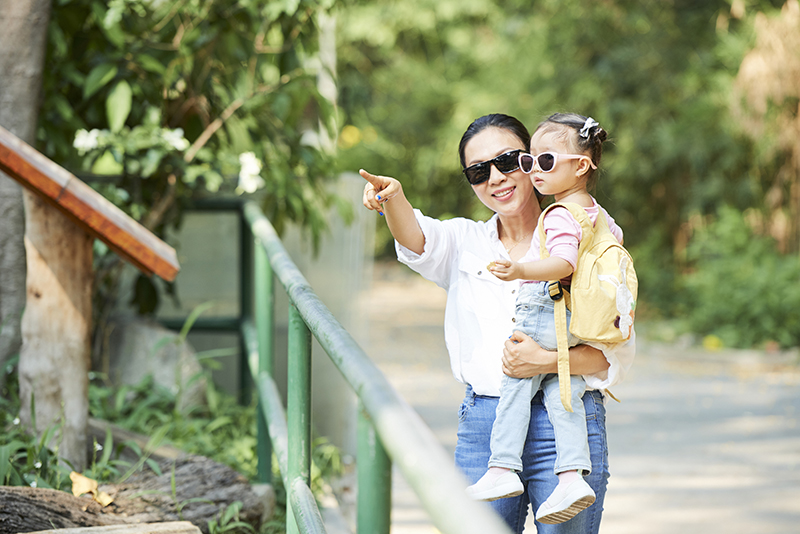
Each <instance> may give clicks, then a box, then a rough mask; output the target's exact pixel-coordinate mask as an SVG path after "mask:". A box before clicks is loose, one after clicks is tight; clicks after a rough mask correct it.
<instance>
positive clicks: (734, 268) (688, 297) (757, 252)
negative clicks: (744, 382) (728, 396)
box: [679, 207, 800, 347]
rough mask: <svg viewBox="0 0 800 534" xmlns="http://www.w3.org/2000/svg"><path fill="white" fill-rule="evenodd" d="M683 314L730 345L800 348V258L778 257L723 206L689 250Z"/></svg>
mask: <svg viewBox="0 0 800 534" xmlns="http://www.w3.org/2000/svg"><path fill="white" fill-rule="evenodd" d="M686 260H687V266H688V269H687V270H686V272H685V273H684V274H683V275H682V276H681V278H680V282H679V283H680V292H681V293H682V298H681V299H680V301H681V302H682V303H683V304H682V310H681V311H682V315H683V317H684V318H685V319H686V321H687V322H688V327H689V328H690V329H691V330H692V331H693V332H696V333H698V334H704V335H710V334H713V335H716V336H718V337H719V338H720V339H721V340H722V342H723V343H724V344H725V345H726V346H732V347H752V346H763V345H765V344H767V343H768V342H776V343H778V344H779V345H780V346H781V347H790V346H796V345H800V284H798V280H800V258H798V257H797V256H796V255H782V254H780V253H779V252H778V251H777V249H776V247H775V243H774V241H773V240H772V239H769V238H766V237H763V236H761V235H757V234H756V233H755V232H754V231H753V229H752V228H751V226H750V225H749V224H748V222H747V221H746V219H745V215H743V214H742V213H740V212H739V211H737V210H734V209H732V208H727V207H723V208H721V209H720V210H719V211H718V217H717V218H716V220H715V221H714V222H713V223H710V224H708V225H706V226H703V227H700V228H698V229H696V230H695V233H694V235H693V237H692V239H691V241H690V243H689V245H688V247H687V249H686Z"/></svg>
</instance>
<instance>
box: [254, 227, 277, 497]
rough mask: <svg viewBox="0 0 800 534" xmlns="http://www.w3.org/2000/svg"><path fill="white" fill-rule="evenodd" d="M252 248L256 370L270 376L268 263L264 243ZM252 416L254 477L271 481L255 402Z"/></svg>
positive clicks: (267, 448)
mask: <svg viewBox="0 0 800 534" xmlns="http://www.w3.org/2000/svg"><path fill="white" fill-rule="evenodd" d="M254 245H255V250H254V261H253V269H254V271H255V272H254V285H255V288H254V290H255V325H256V333H257V338H258V373H259V374H261V373H267V374H268V375H269V376H273V372H274V369H275V367H274V363H273V362H274V361H275V360H274V356H273V333H274V332H275V315H274V313H275V308H274V298H275V297H274V295H275V294H274V287H273V278H272V266H271V265H270V263H269V258H268V257H267V251H266V250H265V249H264V245H263V244H262V243H261V242H260V241H258V240H256V241H255V243H254ZM256 417H257V419H258V421H257V422H256V430H257V442H256V454H257V457H258V481H259V482H263V483H268V482H271V481H272V443H271V442H270V437H269V430H268V429H267V423H266V420H265V418H264V410H263V407H262V406H261V403H260V402H259V403H258V410H257V414H256Z"/></svg>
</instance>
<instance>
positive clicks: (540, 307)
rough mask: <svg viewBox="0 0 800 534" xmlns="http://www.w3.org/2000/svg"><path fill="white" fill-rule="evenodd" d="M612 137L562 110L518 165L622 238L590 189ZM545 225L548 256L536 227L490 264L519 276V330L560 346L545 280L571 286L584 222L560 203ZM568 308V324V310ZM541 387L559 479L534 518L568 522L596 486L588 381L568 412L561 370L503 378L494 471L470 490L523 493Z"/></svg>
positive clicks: (577, 389)
mask: <svg viewBox="0 0 800 534" xmlns="http://www.w3.org/2000/svg"><path fill="white" fill-rule="evenodd" d="M606 135H607V134H606V132H605V130H603V129H602V128H601V127H600V125H599V124H598V123H597V122H596V121H594V120H593V119H592V118H590V117H589V118H587V117H584V116H581V115H577V114H573V113H557V114H555V115H552V116H550V117H549V118H547V120H545V121H544V122H542V123H541V124H539V126H538V127H537V129H536V131H535V132H534V134H533V136H531V146H530V149H531V154H524V153H523V154H520V156H519V165H520V168H521V169H522V170H523V171H524V172H526V173H530V178H531V180H532V182H533V185H534V187H536V189H537V190H538V191H539V193H541V194H542V195H545V196H547V195H553V197H554V199H555V201H556V202H571V203H575V204H579V205H580V206H582V207H583V208H584V209H585V210H586V212H587V214H588V215H589V218H590V220H591V221H592V223H593V224H594V223H595V221H596V220H597V216H598V213H599V212H600V211H601V210H602V212H603V214H604V215H605V217H606V219H607V220H608V224H609V227H610V229H611V231H612V233H613V234H614V236H615V237H616V238H617V240H618V241H619V242H620V243H622V231H621V230H620V228H619V227H618V226H617V225H616V224H615V223H614V221H613V219H612V218H611V217H609V216H608V214H607V213H606V212H605V210H604V209H603V208H602V207H600V206H599V205H598V204H597V202H596V201H595V200H594V198H592V196H591V195H589V193H588V192H587V187H589V186H590V185H592V182H593V180H592V178H593V177H594V171H595V170H597V165H598V163H599V162H600V156H601V153H602V144H603V141H604V140H605V139H606ZM544 229H545V232H546V236H547V237H546V243H545V247H546V249H547V251H548V252H549V254H550V257H548V258H546V259H540V257H539V256H540V254H539V251H540V244H539V235H538V232H534V233H533V239H532V243H531V247H530V250H529V252H528V253H527V254H526V255H525V256H523V257H522V258H520V260H519V261H518V262H515V261H508V260H502V259H500V260H495V261H494V262H492V263H491V264H490V265H489V270H490V271H491V272H492V274H494V275H495V276H497V277H498V278H500V279H501V280H505V281H508V280H516V279H519V280H521V282H520V288H519V292H518V295H517V307H516V316H515V319H514V321H515V330H520V331H522V332H523V333H525V334H527V335H529V336H530V337H531V338H532V339H533V340H535V341H536V342H538V343H539V345H541V346H542V348H544V349H549V350H555V348H556V345H557V342H556V332H555V324H554V319H553V312H554V310H553V300H552V299H551V297H550V294H549V291H548V283H547V281H548V280H561V283H562V285H563V286H564V287H565V288H567V289H568V286H569V284H570V277H571V275H572V273H573V271H574V270H575V266H576V263H577V258H578V244H579V243H580V240H581V226H580V224H579V223H578V221H576V220H575V219H574V218H573V217H572V215H571V214H570V213H569V211H568V210H566V209H560V208H556V209H553V210H551V211H550V212H549V213H547V214H546V216H545V218H544ZM567 314H568V315H567V321H568V322H569V311H567ZM579 343H582V341H581V340H580V339H577V338H575V337H574V336H572V335H571V334H570V335H569V345H570V346H571V347H572V346H575V345H577V344H579ZM540 387H541V389H542V391H543V393H544V399H545V406H546V409H547V413H548V416H549V418H550V421H551V422H552V424H553V427H554V430H555V447H556V456H557V457H556V463H555V473H556V475H557V476H558V479H559V483H558V485H557V486H556V488H555V490H554V491H553V493H552V494H551V495H550V497H548V498H547V501H546V502H544V503H543V504H542V505H541V506H540V507H539V509H538V510H537V511H536V519H537V521H539V522H541V523H549V524H553V523H562V522H565V521H568V520H569V519H571V518H572V517H574V516H575V515H576V514H578V513H579V512H581V511H582V510H584V509H585V508H587V507H588V506H590V505H591V504H592V503H594V501H595V493H594V491H593V490H592V488H591V487H590V486H589V485H588V484H587V483H586V482H585V481H584V479H583V475H587V474H589V473H590V472H591V467H592V464H591V460H590V455H589V446H588V443H587V430H586V414H585V411H584V407H583V402H582V400H581V397H582V396H583V394H584V391H585V389H586V383H585V381H584V380H583V378H582V377H581V376H572V377H571V387H572V406H573V407H574V410H575V411H574V412H567V411H566V410H565V409H564V407H563V405H562V403H561V399H560V394H559V384H558V375H554V374H549V375H539V376H535V377H532V378H523V379H517V378H511V377H508V376H506V377H504V382H503V386H502V390H501V394H500V401H499V404H498V406H497V413H496V419H495V422H494V425H493V427H492V437H491V450H492V456H491V458H490V460H489V470H488V471H487V472H486V474H484V476H483V477H482V478H481V479H480V480H478V482H476V483H475V484H473V485H472V486H470V487H469V488H467V492H468V493H469V494H470V495H471V496H472V497H473V498H475V499H478V500H487V501H491V500H495V499H500V498H504V497H512V496H515V495H519V494H520V493H522V491H523V485H522V482H521V481H520V478H519V476H518V475H517V473H518V472H519V471H521V469H522V462H521V460H520V454H521V452H522V449H523V445H524V443H525V437H526V436H527V433H528V422H529V420H530V403H531V399H532V398H533V396H534V395H535V394H536V392H537V391H538V390H539V388H540Z"/></svg>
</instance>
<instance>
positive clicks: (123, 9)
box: [38, 0, 800, 346]
mask: <svg viewBox="0 0 800 534" xmlns="http://www.w3.org/2000/svg"><path fill="white" fill-rule="evenodd" d="M798 4H799V2H798V0H704V1H701V2H695V1H688V0H675V1H673V2H634V1H631V0H604V1H594V2H586V1H580V0H559V1H556V0H537V1H535V2H529V1H527V2H523V1H521V0H506V1H502V2H501V1H498V0H410V1H403V2H398V1H396V0H370V1H366V0H346V1H343V2H339V3H336V4H335V5H334V0H274V1H272V0H240V1H238V2H220V1H201V0H186V1H183V2H165V1H163V0H110V1H108V2H103V1H100V0H56V1H55V2H54V5H53V16H52V23H51V25H50V31H49V36H48V42H49V45H48V58H47V65H48V69H47V72H46V74H45V82H44V83H45V88H44V89H45V90H44V94H45V101H44V106H43V110H42V113H41V120H40V123H39V135H38V138H39V144H40V146H41V147H42V148H43V150H44V152H45V153H46V154H47V155H48V156H50V157H51V158H53V159H54V160H56V161H57V162H59V163H61V164H63V165H65V166H67V167H68V168H70V169H72V170H75V171H78V172H79V173H88V174H91V175H97V174H106V175H112V176H114V177H115V178H114V179H113V180H106V181H103V182H101V183H98V184H96V185H97V187H98V188H99V189H100V190H101V191H102V192H103V193H104V194H105V195H106V196H107V197H109V198H111V199H112V200H113V201H115V202H116V203H118V204H119V205H120V206H122V207H123V208H124V209H126V210H127V211H128V212H129V213H131V214H132V215H133V216H134V217H136V218H137V219H139V220H141V221H142V222H144V223H145V224H146V225H147V226H148V227H150V228H153V229H155V230H156V231H161V230H162V229H163V227H164V225H165V224H167V223H169V222H174V221H176V220H179V213H180V210H179V206H180V204H181V201H182V199H186V198H190V197H193V196H197V195H215V194H233V193H234V192H239V193H241V192H252V191H256V190H259V189H260V190H261V191H262V192H263V193H264V194H263V198H264V203H265V208H266V211H267V215H268V216H269V217H270V218H271V219H272V220H273V222H274V223H275V224H276V226H277V227H278V228H281V227H282V226H283V224H284V222H285V221H287V220H293V221H296V222H298V223H300V224H301V225H303V226H305V227H306V228H307V229H309V230H310V232H311V234H312V235H313V236H315V238H316V239H319V238H320V236H321V235H322V232H323V231H324V226H325V220H324V215H323V214H324V212H325V208H327V207H328V206H330V205H331V204H332V203H335V202H336V199H335V198H334V197H332V196H331V194H330V193H329V192H328V191H329V190H328V189H327V188H326V184H327V183H328V182H329V180H328V179H329V178H331V177H332V176H333V175H334V174H335V172H336V171H343V170H348V171H355V170H357V169H358V168H360V167H364V168H367V169H369V170H372V171H374V172H379V173H381V174H387V175H392V176H396V177H398V178H400V179H401V180H402V181H403V183H404V185H405V189H406V191H407V193H408V195H409V197H410V200H411V201H412V203H413V204H414V205H415V206H416V207H419V208H420V209H422V211H423V212H424V213H426V214H428V215H431V216H434V217H444V218H447V217H454V216H467V217H478V218H486V217H488V216H489V213H487V211H486V208H485V207H483V206H482V205H481V204H480V203H479V202H478V201H477V200H476V198H475V196H474V195H473V194H472V191H471V190H470V188H469V186H468V185H467V184H466V183H465V182H464V180H463V176H462V175H461V173H460V168H459V164H458V156H457V150H456V147H457V143H458V140H459V139H460V137H461V134H462V133H463V131H464V129H465V128H466V126H467V125H468V124H469V123H470V122H471V121H472V120H473V119H475V118H476V117H478V116H480V115H483V114H486V113H491V112H497V111H501V112H505V113H509V114H512V115H515V116H517V117H519V118H520V119H522V120H523V122H525V123H526V124H527V125H528V126H529V128H531V129H533V128H535V126H536V124H537V123H538V122H539V121H540V120H541V119H542V118H544V117H545V116H547V115H548V114H550V113H552V112H555V111H565V110H570V111H578V112H581V113H584V114H588V115H591V116H593V117H595V118H596V119H598V120H599V121H600V123H601V124H602V125H603V126H604V127H605V128H606V129H607V130H608V131H609V132H610V135H611V138H610V140H609V142H608V143H607V145H606V151H605V158H604V165H603V170H602V173H601V175H600V180H599V184H598V188H597V191H596V192H595V193H596V196H597V198H598V200H599V201H600V202H601V203H602V204H604V205H605V206H607V207H608V209H609V211H610V212H611V213H612V214H613V215H614V217H615V218H616V219H617V220H618V221H619V223H620V224H621V225H622V227H623V228H624V230H625V234H626V244H627V245H628V246H629V248H630V249H631V250H632V252H633V253H634V257H635V259H636V261H637V270H638V272H639V274H640V278H641V290H640V292H641V293H640V294H641V299H640V304H639V315H640V317H642V318H647V317H649V318H658V319H670V320H671V319H675V320H676V321H677V323H682V324H683V326H681V325H680V324H679V325H678V326H680V328H679V330H680V329H681V328H682V329H684V330H691V331H696V332H698V333H701V334H703V335H712V334H713V335H716V336H719V337H720V339H722V341H723V343H725V344H731V345H764V344H769V343H772V344H774V343H777V344H779V345H781V346H789V345H797V344H798V343H800V318H798V317H797V313H800V312H793V311H791V310H800V295H797V296H796V297H793V296H792V293H791V292H788V293H787V294H786V295H784V296H785V298H789V299H790V300H791V299H796V301H797V302H795V300H791V304H792V306H790V307H788V308H785V309H784V308H781V310H783V311H781V310H778V309H772V308H767V309H765V310H764V312H763V313H762V314H759V315H758V317H764V316H765V314H766V315H767V316H770V318H769V321H772V322H775V323H776V325H777V326H775V327H774V328H773V327H769V328H767V327H762V326H761V325H759V324H754V323H753V321H752V320H751V319H746V318H745V316H744V315H742V314H741V313H738V312H736V311H735V310H736V309H737V308H736V307H735V306H729V305H728V304H729V299H730V296H731V295H732V294H733V293H736V292H740V291H744V288H742V287H738V286H734V285H733V282H732V279H731V277H730V272H731V271H732V270H733V271H736V272H744V271H746V270H748V269H749V270H750V272H752V273H753V276H756V277H759V276H763V273H765V272H769V269H768V268H767V267H766V266H765V265H762V263H760V262H762V261H765V262H766V261H773V260H774V262H777V264H780V265H781V267H780V268H781V269H782V272H784V275H785V276H787V277H789V278H791V276H795V275H797V276H800V263H799V262H800V260H799V259H798V253H799V252H800V180H799V179H798V177H800V148H798V144H797V139H798V136H799V135H800V132H798V130H797V128H798V126H797V125H798V124H800V122H798V102H800V81H798V80H800V78H799V77H800V74H798V73H800V46H798V42H797V40H798V35H800V31H798V30H799V29H800V22H799V21H800V15H798V13H799V12H800V7H798ZM329 12H332V13H335V15H336V16H337V19H338V28H337V39H338V42H337V45H336V52H337V56H338V60H337V61H338V67H337V70H338V72H337V76H338V78H337V83H338V87H339V91H340V96H339V101H338V103H337V104H338V106H339V107H338V110H337V109H334V106H333V105H332V104H331V103H330V102H329V101H327V100H326V99H324V98H321V97H320V95H319V92H318V90H317V78H316V76H317V74H318V72H319V68H320V67H319V62H318V61H317V59H316V57H315V54H316V53H317V50H318V20H319V17H320V16H321V15H324V14H326V13H329ZM337 121H338V124H340V125H341V126H342V127H341V129H340V131H336V130H337V127H336V124H337ZM320 124H321V125H322V128H323V129H324V130H327V133H328V134H329V135H330V136H331V137H335V136H336V135H337V134H338V147H339V150H338V152H337V153H336V154H335V156H334V155H332V154H326V153H325V152H324V151H321V150H320V149H318V148H317V145H316V144H315V143H314V142H312V141H310V140H309V136H308V135H307V133H308V131H310V130H313V129H318V128H319V125H320ZM730 210H732V211H730ZM378 228H379V232H380V234H379V239H378V252H379V253H381V254H388V253H389V252H390V250H391V245H390V243H389V235H388V232H386V230H385V227H384V225H379V226H378ZM745 231H746V232H749V233H750V234H748V235H752V236H753V239H754V240H755V239H756V238H757V239H759V240H761V239H763V242H762V241H759V243H760V244H759V245H758V246H757V247H755V248H756V249H758V250H759V253H758V254H749V253H747V254H743V250H744V251H745V252H747V251H749V250H750V249H749V248H747V247H748V246H749V245H748V243H749V241H748V242H746V243H745V244H744V245H743V246H744V249H743V248H741V247H740V248H736V247H728V248H724V249H720V248H714V247H710V246H705V245H702V246H701V245H699V244H702V243H710V242H711V241H712V240H710V238H709V236H721V235H731V233H732V232H733V233H735V232H745ZM736 235H738V234H736ZM101 267H102V266H101ZM698 273H702V274H703V276H700V277H698V276H697V275H698ZM102 275H103V270H102V268H101V271H100V276H101V277H102ZM784 275H781V276H784ZM736 279H737V280H740V281H739V282H738V283H740V284H747V283H748V278H745V277H737V278H736ZM698 284H700V285H698ZM701 286H702V287H701ZM769 287H770V286H769V284H767V285H766V286H765V289H767V288H769ZM699 295H703V296H702V299H703V301H702V302H703V305H702V306H700V305H698V298H699ZM709 306H710V307H711V308H714V309H715V310H717V311H719V313H710V312H709ZM786 310H789V311H786ZM701 325H702V326H701ZM731 325H734V328H733V329H732V328H731ZM737 329H738V330H742V329H749V330H754V331H755V332H756V333H755V334H754V335H753V336H751V337H748V339H749V340H748V341H744V340H743V339H744V338H741V337H737V336H733V335H732V334H731V332H732V331H735V330H737ZM726 332H727V333H726ZM776 332H779V334H778V333H776Z"/></svg>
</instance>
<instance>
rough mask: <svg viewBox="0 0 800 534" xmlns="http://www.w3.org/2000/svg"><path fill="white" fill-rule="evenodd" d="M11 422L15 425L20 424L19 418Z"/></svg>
mask: <svg viewBox="0 0 800 534" xmlns="http://www.w3.org/2000/svg"><path fill="white" fill-rule="evenodd" d="M11 422H12V423H14V424H15V425H18V424H19V417H16V418H14V420H13V421H11Z"/></svg>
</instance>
